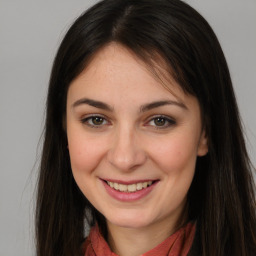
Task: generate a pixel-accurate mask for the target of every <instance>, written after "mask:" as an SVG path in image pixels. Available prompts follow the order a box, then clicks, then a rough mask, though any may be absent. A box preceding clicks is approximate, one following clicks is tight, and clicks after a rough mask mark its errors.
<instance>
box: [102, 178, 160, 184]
mask: <svg viewBox="0 0 256 256" xmlns="http://www.w3.org/2000/svg"><path fill="white" fill-rule="evenodd" d="M101 180H103V181H109V182H113V183H118V184H124V185H130V184H135V183H143V182H148V181H152V182H153V181H157V179H141V180H129V181H124V180H117V179H105V178H104V179H103V178H101Z"/></svg>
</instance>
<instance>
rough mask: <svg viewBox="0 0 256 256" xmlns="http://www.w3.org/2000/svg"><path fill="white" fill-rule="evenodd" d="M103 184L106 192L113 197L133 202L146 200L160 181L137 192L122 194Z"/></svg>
mask: <svg viewBox="0 0 256 256" xmlns="http://www.w3.org/2000/svg"><path fill="white" fill-rule="evenodd" d="M102 182H103V185H104V187H105V189H106V191H107V192H108V194H109V195H110V196H111V197H113V198H114V199H116V200H119V201H123V202H132V201H136V200H139V199H142V198H144V197H145V196H147V195H148V194H149V193H150V192H151V191H152V190H153V189H154V188H155V186H156V184H157V183H158V181H156V182H154V183H153V184H152V185H150V186H149V187H147V188H144V189H141V190H138V191H136V192H121V191H118V190H115V189H114V188H111V187H110V186H109V185H108V184H107V183H106V182H105V181H103V180H102Z"/></svg>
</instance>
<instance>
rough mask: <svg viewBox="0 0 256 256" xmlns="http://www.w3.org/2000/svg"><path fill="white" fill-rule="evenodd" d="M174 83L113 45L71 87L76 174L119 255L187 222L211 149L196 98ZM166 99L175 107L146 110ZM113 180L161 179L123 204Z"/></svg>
mask: <svg viewBox="0 0 256 256" xmlns="http://www.w3.org/2000/svg"><path fill="white" fill-rule="evenodd" d="M169 80H170V81H172V82H171V83H170V82H169V84H168V86H169V88H170V91H171V92H170V91H167V89H166V88H164V87H163V85H162V84H161V82H160V80H157V79H156V78H155V77H154V76H153V75H152V74H151V73H150V72H149V71H148V69H147V67H146V65H145V64H144V63H143V62H142V61H141V60H139V59H138V58H137V57H136V56H135V55H134V54H133V53H131V52H130V51H128V50H127V49H126V48H124V47H122V46H120V45H119V44H116V43H111V44H109V45H107V46H105V47H104V48H102V49H101V50H100V51H99V52H98V53H97V54H96V55H95V56H94V58H93V59H92V61H91V62H90V64H89V65H88V66H87V67H86V69H85V70H84V71H83V72H82V73H81V74H80V75H79V76H78V77H77V78H76V79H75V80H74V81H73V82H72V83H71V85H70V87H69V90H68V94H67V109H66V110H67V116H66V120H67V121H66V122H67V123H66V125H67V137H68V148H69V152H70V160H71V167H72V171H73V175H74V178H75V180H76V182H77V184H78V186H79V188H80V189H81V191H82V192H83V194H84V195H85V196H86V197H87V199H88V200H89V201H90V202H91V203H92V204H93V205H94V207H95V208H96V209H97V210H98V211H100V212H101V213H102V214H103V215H104V216H105V218H106V221H107V227H108V238H107V240H108V243H109V245H110V247H111V249H112V250H113V251H114V252H115V253H117V254H118V255H122V256H129V255H133V256H134V255H140V254H142V253H145V252H146V251H148V250H150V249H152V248H154V247H155V246H156V245H158V244H159V243H160V242H162V241H163V240H165V239H166V238H167V237H168V236H170V235H171V234H172V233H174V232H175V231H176V230H177V228H179V227H180V226H181V225H182V224H184V218H185V216H186V215H185V214H186V211H185V206H186V196H187V192H188V189H189V187H190V185H191V182H192V179H193V176H194V172H195V163H196V159H197V157H198V156H203V155H205V154H206V153H207V150H208V147H207V138H206V137H205V135H204V131H203V129H202V124H201V116H200V108H199V104H198V101H197V99H196V98H194V97H193V96H190V95H187V94H185V93H184V92H183V91H182V90H181V88H180V86H179V85H178V84H177V83H176V82H174V81H173V79H169ZM85 99H86V100H85ZM88 99H90V101H88ZM91 100H93V101H97V102H101V103H104V104H107V105H108V108H109V109H102V104H101V105H100V104H95V102H93V103H92V101H91ZM160 101H161V102H162V101H168V104H164V105H162V106H152V105H151V108H147V107H146V106H148V104H151V103H152V102H160ZM92 105H94V106H92ZM143 107H144V108H143ZM92 116H93V117H92ZM95 116H99V117H100V118H98V119H97V118H95ZM159 116H160V121H159V120H158V119H156V118H157V117H159ZM113 179H114V180H120V181H126V182H129V181H134V180H157V181H158V182H157V184H156V185H155V186H154V188H153V190H152V191H151V192H150V193H149V194H147V195H146V196H145V197H143V198H141V199H139V200H135V201H131V202H123V201H120V200H117V199H115V198H113V197H111V196H110V195H109V194H108V193H107V191H106V189H105V186H104V185H103V181H102V180H113Z"/></svg>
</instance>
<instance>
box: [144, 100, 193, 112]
mask: <svg viewBox="0 0 256 256" xmlns="http://www.w3.org/2000/svg"><path fill="white" fill-rule="evenodd" d="M165 105H175V106H178V107H181V108H183V109H188V108H187V106H186V105H185V104H183V103H182V102H178V101H174V100H162V101H155V102H152V103H149V104H145V105H143V106H141V108H140V112H146V111H149V110H151V109H153V108H158V107H162V106H165Z"/></svg>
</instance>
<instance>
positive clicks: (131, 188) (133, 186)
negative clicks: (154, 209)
mask: <svg viewBox="0 0 256 256" xmlns="http://www.w3.org/2000/svg"><path fill="white" fill-rule="evenodd" d="M127 188H128V191H129V192H134V191H136V188H137V185H136V184H132V185H128V186H127Z"/></svg>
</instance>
